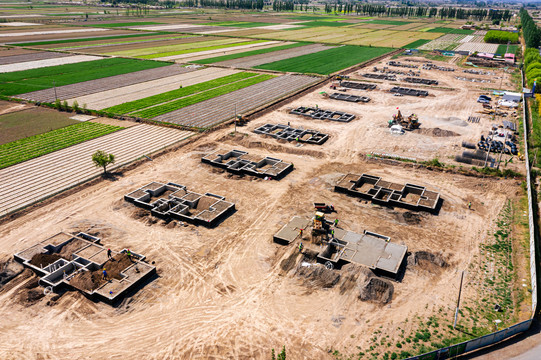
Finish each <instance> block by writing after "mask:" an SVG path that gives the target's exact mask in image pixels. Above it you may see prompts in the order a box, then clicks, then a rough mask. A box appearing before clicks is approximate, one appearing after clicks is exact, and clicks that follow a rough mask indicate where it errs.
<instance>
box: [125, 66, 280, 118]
mask: <svg viewBox="0 0 541 360" xmlns="http://www.w3.org/2000/svg"><path fill="white" fill-rule="evenodd" d="M274 77H275V76H274V75H258V76H254V77H251V78H249V79H246V80H242V81H239V82H236V83H233V84H229V85H225V86H222V87H219V88H215V89H211V90H208V91H204V92H201V93H199V94H195V95H192V96H188V97H185V98H182V99H178V100H176V101H172V102H169V103H167V104H163V105H158V106H155V107H152V108H148V109H145V110H143V111H139V112H136V113H135V115H137V116H140V117H143V118H153V117H156V116H158V115H163V114H166V113H169V112H171V111H175V110H178V109H182V108H184V107H186V106H190V105H193V104H197V103H200V102H202V101H205V100H209V99H212V98H215V97H217V96H220V95H225V94H228V93H230V92H233V91H236V90H240V89H243V88H245V87H248V86H252V85H255V84H258V83H260V82H263V81H266V80H269V79H272V78H274Z"/></svg>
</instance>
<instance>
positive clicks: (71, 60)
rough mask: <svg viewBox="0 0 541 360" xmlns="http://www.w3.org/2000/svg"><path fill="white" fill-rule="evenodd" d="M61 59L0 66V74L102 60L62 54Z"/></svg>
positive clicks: (94, 57)
mask: <svg viewBox="0 0 541 360" xmlns="http://www.w3.org/2000/svg"><path fill="white" fill-rule="evenodd" d="M64 55H65V56H63V57H57V58H52V59H43V60H34V61H25V62H20V63H16V64H6V65H0V73H7V72H14V71H22V70H30V69H39V68H43V67H49V66H57V65H67V64H76V63H80V62H84V61H94V60H100V59H103V58H102V57H99V56H90V55H67V56H66V54H64Z"/></svg>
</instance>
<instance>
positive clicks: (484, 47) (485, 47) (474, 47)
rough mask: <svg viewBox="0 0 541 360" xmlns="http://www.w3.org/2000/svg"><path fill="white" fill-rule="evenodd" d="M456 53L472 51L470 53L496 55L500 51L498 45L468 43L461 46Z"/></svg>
mask: <svg viewBox="0 0 541 360" xmlns="http://www.w3.org/2000/svg"><path fill="white" fill-rule="evenodd" d="M455 50H456V51H470V52H475V51H477V52H487V53H493V54H494V53H496V51H497V50H498V44H487V43H477V42H467V43H464V44H461V45H460V46H458V47H457V48H455Z"/></svg>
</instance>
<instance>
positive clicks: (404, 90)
mask: <svg viewBox="0 0 541 360" xmlns="http://www.w3.org/2000/svg"><path fill="white" fill-rule="evenodd" d="M389 91H390V92H392V93H398V94H402V95H410V96H428V91H424V90H415V89H408V88H403V87H400V86H395V87H393V88H391V90H389Z"/></svg>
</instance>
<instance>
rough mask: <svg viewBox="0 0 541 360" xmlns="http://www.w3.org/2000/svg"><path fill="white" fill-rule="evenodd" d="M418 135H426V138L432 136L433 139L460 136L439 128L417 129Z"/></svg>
mask: <svg viewBox="0 0 541 360" xmlns="http://www.w3.org/2000/svg"><path fill="white" fill-rule="evenodd" d="M419 134H422V135H427V136H433V137H449V136H460V134H458V133H456V132H454V131H450V130H443V129H440V128H428V129H426V128H424V129H419Z"/></svg>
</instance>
